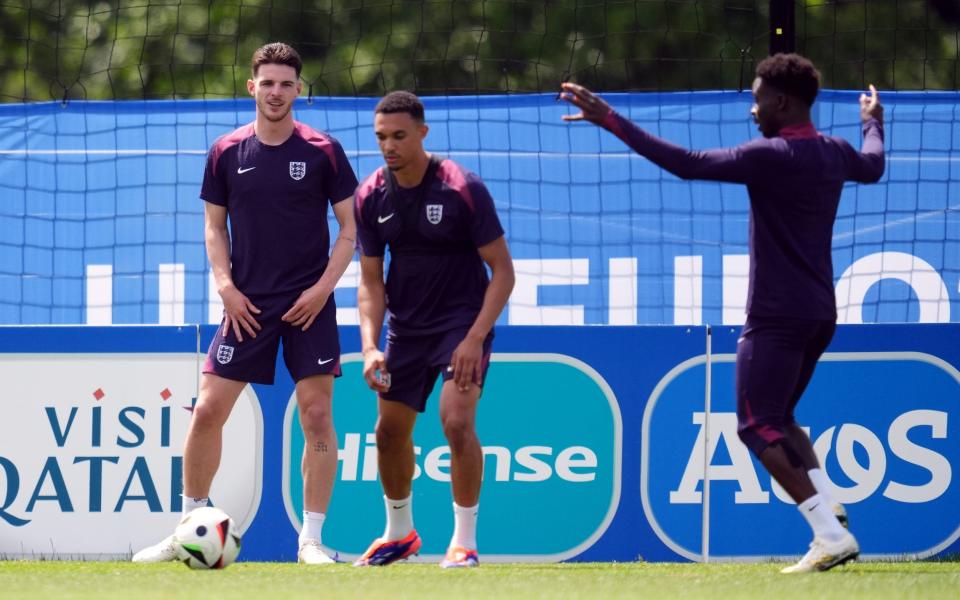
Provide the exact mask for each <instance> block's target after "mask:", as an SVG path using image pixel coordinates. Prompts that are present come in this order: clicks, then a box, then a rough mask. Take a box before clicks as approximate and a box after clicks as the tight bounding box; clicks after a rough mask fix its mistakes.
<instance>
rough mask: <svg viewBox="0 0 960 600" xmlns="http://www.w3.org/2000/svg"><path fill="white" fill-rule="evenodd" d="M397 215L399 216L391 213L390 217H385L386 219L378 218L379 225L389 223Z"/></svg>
mask: <svg viewBox="0 0 960 600" xmlns="http://www.w3.org/2000/svg"><path fill="white" fill-rule="evenodd" d="M395 214H397V213H390V214H389V215H387V216H385V217H377V223H386V222H387V221H389V220H390V219H392V218H393V215H395Z"/></svg>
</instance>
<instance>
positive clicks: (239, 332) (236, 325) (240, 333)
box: [227, 315, 243, 342]
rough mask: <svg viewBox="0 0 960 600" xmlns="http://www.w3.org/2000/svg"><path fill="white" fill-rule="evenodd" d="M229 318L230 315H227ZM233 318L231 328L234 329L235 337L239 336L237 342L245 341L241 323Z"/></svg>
mask: <svg viewBox="0 0 960 600" xmlns="http://www.w3.org/2000/svg"><path fill="white" fill-rule="evenodd" d="M227 319H230V316H229V315H228V316H227ZM231 320H232V323H231V324H230V328H231V329H233V335H234V337H236V338H237V342H242V341H243V328H242V327H240V323H239V322H238V321H237V319H236V318H234V319H231Z"/></svg>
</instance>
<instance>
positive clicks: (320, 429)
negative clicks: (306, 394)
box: [300, 404, 333, 439]
mask: <svg viewBox="0 0 960 600" xmlns="http://www.w3.org/2000/svg"><path fill="white" fill-rule="evenodd" d="M300 425H301V426H302V427H303V432H304V433H305V434H306V435H307V437H309V438H311V439H316V438H323V437H327V436H328V435H330V434H331V433H332V432H333V415H332V414H330V411H329V410H327V407H326V406H323V405H321V404H311V405H309V406H306V407H303V408H301V412H300Z"/></svg>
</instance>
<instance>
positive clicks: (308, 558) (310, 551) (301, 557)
mask: <svg viewBox="0 0 960 600" xmlns="http://www.w3.org/2000/svg"><path fill="white" fill-rule="evenodd" d="M297 562H298V563H301V564H304V565H332V564H334V563H335V562H337V561H335V560H333V559H332V558H330V557H329V556H327V553H326V552H324V551H323V548H321V547H320V542H318V541H317V540H307V541H305V542H304V543H303V544H301V545H300V549H299V550H298V551H297Z"/></svg>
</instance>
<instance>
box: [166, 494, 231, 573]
mask: <svg viewBox="0 0 960 600" xmlns="http://www.w3.org/2000/svg"><path fill="white" fill-rule="evenodd" d="M173 535H174V539H175V540H176V541H177V546H178V549H177V552H178V557H179V559H180V560H181V561H183V563H184V564H185V565H187V566H188V567H190V568H191V569H223V568H225V567H227V566H228V565H229V564H230V563H232V562H233V561H234V560H236V559H237V555H238V554H239V553H240V532H239V531H238V530H237V526H236V524H235V523H234V522H233V519H231V518H230V516H229V515H228V514H227V513H225V512H223V511H222V510H220V509H219V508H214V507H213V506H204V507H203V508H198V509H195V510H192V511H190V512H189V513H187V515H186V516H185V517H184V518H183V520H181V521H180V524H179V525H177V529H176V530H175V531H174V534H173Z"/></svg>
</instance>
